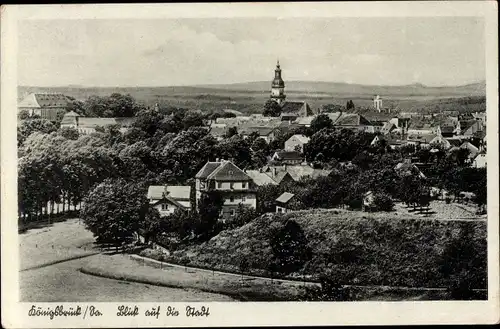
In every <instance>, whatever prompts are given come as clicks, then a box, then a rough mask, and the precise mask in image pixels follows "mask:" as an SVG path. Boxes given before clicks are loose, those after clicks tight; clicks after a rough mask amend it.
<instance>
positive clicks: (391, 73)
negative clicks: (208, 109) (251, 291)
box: [18, 18, 484, 86]
mask: <svg viewBox="0 0 500 329" xmlns="http://www.w3.org/2000/svg"><path fill="white" fill-rule="evenodd" d="M19 30H20V35H19V58H18V63H19V68H18V70H19V82H20V83H21V84H27V85H41V86H49V85H67V84H85V85H95V86H103V85H106V86H120V85H129V86H134V85H149V86H150V85H188V84H191V85H193V84H206V83H232V82H242V81H255V80H269V79H271V78H272V75H273V70H274V65H275V61H276V58H278V57H279V59H280V62H281V64H282V68H283V76H284V78H285V79H288V80H302V79H305V80H323V81H347V80H349V81H352V82H356V83H380V84H389V83H390V84H393V83H401V84H406V83H412V82H414V79H415V76H416V75H415V74H417V73H418V74H417V76H418V77H420V78H421V79H422V80H423V81H420V82H422V83H424V84H436V83H438V82H443V81H446V82H447V84H462V83H464V82H470V81H473V80H482V79H484V36H483V35H482V33H483V30H482V28H481V24H478V23H477V22H475V21H474V20H466V19H464V20H456V19H453V20H450V19H449V18H447V19H435V18H434V19H425V18H420V19H416V20H415V19H405V20H392V19H379V20H374V19H353V18H351V19H340V18H339V19H334V20H327V19H317V20H315V19H303V20H300V19H283V20H276V19H258V18H255V19H247V20H245V19H225V20H223V19H218V20H216V19H205V20H204V19H198V20H195V19H177V20H173V19H171V20H72V21H71V20H60V21H29V22H22V23H21V24H20V26H19ZM429 31H435V32H434V34H433V35H432V38H429V34H428V33H427V32H429ZM424 32H425V33H424ZM426 33H427V34H426ZM452 81H453V83H450V82H452Z"/></svg>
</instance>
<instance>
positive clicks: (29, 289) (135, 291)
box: [19, 219, 232, 303]
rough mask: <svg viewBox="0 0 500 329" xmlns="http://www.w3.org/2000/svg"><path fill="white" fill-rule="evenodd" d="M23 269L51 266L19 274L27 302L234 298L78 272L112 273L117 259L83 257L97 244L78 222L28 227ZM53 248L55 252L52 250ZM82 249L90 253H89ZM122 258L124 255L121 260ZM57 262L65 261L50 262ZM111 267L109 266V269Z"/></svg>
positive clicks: (22, 251)
mask: <svg viewBox="0 0 500 329" xmlns="http://www.w3.org/2000/svg"><path fill="white" fill-rule="evenodd" d="M19 240H20V242H21V245H20V248H19V249H20V257H21V266H22V267H21V268H23V266H24V267H25V268H27V267H33V266H37V265H47V266H45V267H41V268H36V269H30V270H26V271H22V272H20V273H19V294H20V300H21V301H23V302H59V303H61V302H80V301H81V302H126V301H130V302H132V301H134V302H158V301H177V302H181V301H231V300H232V299H231V298H230V297H227V296H225V295H221V294H212V293H207V292H203V291H200V290H195V289H187V288H186V289H176V288H168V287H161V286H157V285H148V284H141V283H135V282H126V281H120V280H113V279H109V278H101V277H96V276H93V275H87V274H83V273H81V272H80V271H79V270H80V268H82V267H85V266H86V264H87V263H89V262H93V263H94V264H99V265H100V266H104V267H106V268H108V269H112V268H113V267H112V265H113V264H114V263H113V259H114V258H112V257H111V256H108V255H94V256H90V257H85V258H79V259H74V260H68V261H65V260H67V259H68V258H73V257H77V256H79V255H85V254H86V253H88V252H89V250H90V247H91V246H92V243H93V240H94V238H93V236H92V234H91V233H90V232H89V231H87V230H86V229H85V228H84V226H83V225H80V224H79V223H78V219H70V220H68V221H66V222H58V223H54V224H51V225H49V226H46V227H44V228H37V229H30V230H28V231H27V232H25V233H23V234H20V235H19ZM52 246H54V249H52ZM83 248H85V249H87V251H85V250H84V249H83ZM119 257H120V256H119ZM54 261H61V262H60V263H57V264H51V263H52V262H54ZM128 261H129V263H128V264H129V265H130V264H131V265H135V266H134V267H130V266H129V267H126V269H127V270H130V271H131V272H132V273H133V272H134V271H135V270H136V269H143V266H141V265H140V264H138V263H136V262H134V261H132V260H130V259H128ZM108 263H109V264H110V266H108Z"/></svg>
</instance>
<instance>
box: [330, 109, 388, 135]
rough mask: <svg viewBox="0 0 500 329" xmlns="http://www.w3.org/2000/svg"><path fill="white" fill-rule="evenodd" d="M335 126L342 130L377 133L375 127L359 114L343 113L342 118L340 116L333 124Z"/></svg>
mask: <svg viewBox="0 0 500 329" xmlns="http://www.w3.org/2000/svg"><path fill="white" fill-rule="evenodd" d="M333 125H334V126H335V127H338V128H342V129H351V130H358V131H365V132H370V133H375V132H377V129H376V128H375V126H374V125H373V124H372V123H371V122H370V121H368V120H367V119H366V118H365V117H364V116H362V115H361V114H359V113H345V112H342V113H341V114H340V116H338V118H337V120H336V121H334V122H333ZM380 128H381V127H380ZM380 128H379V130H380Z"/></svg>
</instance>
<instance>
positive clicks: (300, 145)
mask: <svg viewBox="0 0 500 329" xmlns="http://www.w3.org/2000/svg"><path fill="white" fill-rule="evenodd" d="M307 143H309V137H307V136H304V135H293V136H292V137H290V138H289V139H287V140H286V142H285V151H297V152H300V153H304V145H306V144H307Z"/></svg>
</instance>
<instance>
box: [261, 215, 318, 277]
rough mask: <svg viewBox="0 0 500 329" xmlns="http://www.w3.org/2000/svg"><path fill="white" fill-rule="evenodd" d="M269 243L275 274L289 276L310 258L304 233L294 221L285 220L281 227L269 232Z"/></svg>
mask: <svg viewBox="0 0 500 329" xmlns="http://www.w3.org/2000/svg"><path fill="white" fill-rule="evenodd" d="M269 243H270V245H271V250H272V253H273V260H272V263H274V264H275V266H276V268H275V270H276V271H277V272H281V273H284V274H289V273H291V272H294V271H297V270H299V269H300V268H302V266H303V265H304V264H305V263H306V262H307V261H308V260H309V259H310V257H311V251H310V249H309V247H308V245H307V244H308V241H307V238H306V236H305V234H304V231H303V230H302V227H300V225H299V224H298V223H297V222H296V221H294V220H287V221H286V222H285V223H284V225H283V226H282V227H280V228H278V229H276V230H274V231H273V232H271V236H270V241H269ZM273 270H274V268H273Z"/></svg>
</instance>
